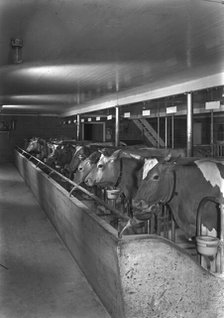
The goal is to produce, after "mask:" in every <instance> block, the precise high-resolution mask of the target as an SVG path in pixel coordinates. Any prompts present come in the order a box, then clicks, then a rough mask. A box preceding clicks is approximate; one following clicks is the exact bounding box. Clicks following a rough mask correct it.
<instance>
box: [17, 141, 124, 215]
mask: <svg viewBox="0 0 224 318" xmlns="http://www.w3.org/2000/svg"><path fill="white" fill-rule="evenodd" d="M16 150H17V151H18V152H19V153H20V154H21V155H23V156H24V157H25V158H26V159H28V160H30V161H31V162H32V163H34V164H35V166H36V167H38V168H39V169H41V166H43V167H46V168H47V170H49V173H48V174H47V176H48V178H50V177H52V175H53V174H56V175H58V176H59V177H60V178H61V179H62V180H64V181H65V182H67V183H68V184H70V185H71V186H72V188H71V190H69V191H67V192H68V196H69V197H71V195H72V193H73V192H74V191H75V190H77V189H78V190H80V191H81V192H83V193H84V194H86V195H88V196H89V197H90V198H91V199H93V200H95V201H96V202H98V203H99V204H101V205H102V206H104V207H105V208H106V209H108V210H109V211H110V212H111V213H112V214H114V215H115V216H117V217H118V218H120V219H123V220H125V221H129V220H130V218H129V217H128V216H127V215H124V214H122V213H121V212H120V211H119V210H117V209H115V208H113V207H111V206H109V205H107V204H106V203H105V202H104V201H103V200H101V199H100V198H98V197H97V196H96V195H94V194H93V193H91V192H89V191H88V190H86V189H84V188H83V187H82V186H80V185H78V184H77V183H75V182H74V181H72V180H70V179H69V178H67V177H65V176H64V175H62V174H61V173H60V172H58V171H57V170H55V169H54V168H52V167H50V166H48V165H47V164H46V163H44V162H43V161H41V160H39V159H38V158H36V157H35V156H33V155H31V154H29V153H28V152H26V151H25V150H24V149H22V148H20V147H18V146H17V147H16ZM33 161H34V162H33ZM41 170H42V169H41ZM44 172H45V173H46V171H44ZM65 190H66V189H65Z"/></svg>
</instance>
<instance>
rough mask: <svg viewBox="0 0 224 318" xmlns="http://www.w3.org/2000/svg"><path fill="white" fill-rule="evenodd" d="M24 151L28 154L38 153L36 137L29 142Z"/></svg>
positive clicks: (38, 147)
mask: <svg viewBox="0 0 224 318" xmlns="http://www.w3.org/2000/svg"><path fill="white" fill-rule="evenodd" d="M26 151H27V152H29V153H40V143H39V138H38V137H34V138H32V139H31V140H30V142H29V143H28V146H27V148H26Z"/></svg>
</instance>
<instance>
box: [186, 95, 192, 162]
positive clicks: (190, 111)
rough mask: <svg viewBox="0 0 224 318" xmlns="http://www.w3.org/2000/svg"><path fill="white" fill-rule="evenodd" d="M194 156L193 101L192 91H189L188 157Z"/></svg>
mask: <svg viewBox="0 0 224 318" xmlns="http://www.w3.org/2000/svg"><path fill="white" fill-rule="evenodd" d="M192 156H193V103H192V93H187V157H192Z"/></svg>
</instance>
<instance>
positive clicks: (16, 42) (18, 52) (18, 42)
mask: <svg viewBox="0 0 224 318" xmlns="http://www.w3.org/2000/svg"><path fill="white" fill-rule="evenodd" d="M11 47H12V52H13V56H12V57H13V63H14V64H20V63H22V61H23V59H22V48H23V40H22V39H19V38H16V39H11Z"/></svg>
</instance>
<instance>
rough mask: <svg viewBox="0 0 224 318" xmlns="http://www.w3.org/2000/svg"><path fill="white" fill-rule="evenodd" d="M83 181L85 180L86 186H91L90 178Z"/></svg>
mask: <svg viewBox="0 0 224 318" xmlns="http://www.w3.org/2000/svg"><path fill="white" fill-rule="evenodd" d="M84 182H85V184H86V185H87V186H89V187H90V186H91V185H92V182H91V179H90V178H86V179H85V180H84Z"/></svg>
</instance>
